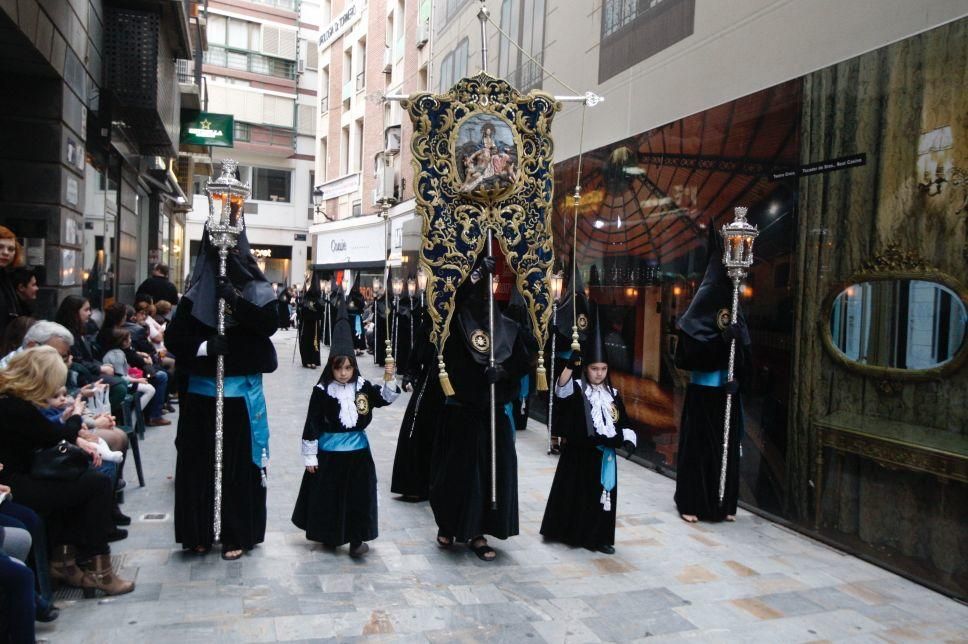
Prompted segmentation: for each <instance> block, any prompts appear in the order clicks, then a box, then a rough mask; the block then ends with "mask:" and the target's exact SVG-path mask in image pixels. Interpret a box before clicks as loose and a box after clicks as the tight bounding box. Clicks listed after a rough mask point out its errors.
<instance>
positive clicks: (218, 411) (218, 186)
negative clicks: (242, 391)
mask: <svg viewBox="0 0 968 644" xmlns="http://www.w3.org/2000/svg"><path fill="white" fill-rule="evenodd" d="M238 166H239V164H238V163H237V162H235V161H233V160H232V159H226V160H224V161H223V162H222V174H221V175H219V176H218V177H217V178H215V179H210V180H209V182H208V183H207V184H206V186H205V192H207V193H208V220H207V221H206V222H205V228H206V229H207V230H208V237H209V241H210V242H211V243H212V245H213V246H215V247H216V248H218V274H219V278H224V277H225V275H226V267H225V264H226V262H227V261H228V254H229V249H231V248H235V247H236V246H237V245H238V243H239V235H240V234H242V231H243V230H244V229H245V221H244V218H243V211H244V206H245V200H246V199H247V198H248V197H249V194H251V191H250V189H249V184H247V183H242V182H241V181H239V180H238V179H236V178H235V172H236V169H237V168H238ZM218 334H219V335H225V300H224V299H222V298H219V300H218ZM224 427H225V356H222V355H220V356H218V357H217V358H216V362H215V489H214V497H215V498H214V506H215V507H214V510H213V512H214V514H213V518H212V532H213V534H214V540H215V541H216V542H218V541H219V538H220V537H221V536H222V443H223V437H224Z"/></svg>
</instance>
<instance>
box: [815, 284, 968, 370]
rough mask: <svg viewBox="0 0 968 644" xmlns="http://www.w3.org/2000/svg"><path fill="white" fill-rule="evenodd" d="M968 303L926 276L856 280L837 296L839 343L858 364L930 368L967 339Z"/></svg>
mask: <svg viewBox="0 0 968 644" xmlns="http://www.w3.org/2000/svg"><path fill="white" fill-rule="evenodd" d="M965 318H966V313H965V307H964V305H963V304H962V302H961V300H960V299H958V296H957V295H955V294H954V293H953V292H952V291H950V290H949V289H948V288H946V287H944V286H942V285H940V284H936V283H934V282H927V281H922V280H883V281H876V282H862V283H860V284H851V285H850V286H848V287H847V288H846V289H844V291H843V292H841V293H840V294H839V295H838V296H837V298H836V299H835V300H834V304H833V308H832V310H831V315H830V331H831V337H832V339H833V343H834V346H835V347H837V349H838V350H840V351H841V353H843V354H844V355H845V356H847V358H849V359H850V360H852V361H854V362H857V363H859V364H864V365H870V366H876V367H891V368H895V369H931V368H933V367H936V366H938V365H939V364H943V363H945V362H947V361H948V360H951V359H952V358H953V357H954V356H955V354H956V353H957V352H958V350H959V349H960V348H961V345H962V343H963V341H964V336H965V322H966V319H965Z"/></svg>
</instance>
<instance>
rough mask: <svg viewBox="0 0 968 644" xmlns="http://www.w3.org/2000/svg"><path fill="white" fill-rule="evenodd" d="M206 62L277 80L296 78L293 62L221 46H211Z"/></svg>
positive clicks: (206, 54) (207, 52)
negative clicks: (273, 77)
mask: <svg viewBox="0 0 968 644" xmlns="http://www.w3.org/2000/svg"><path fill="white" fill-rule="evenodd" d="M205 62H206V63H208V64H209V65H217V66H219V67H226V68H228V69H237V70H239V71H243V72H252V73H253V74H264V75H266V76H275V77H276V78H287V79H289V80H293V79H295V78H296V63H295V61H292V60H285V59H282V58H273V57H272V56H264V55H262V54H256V53H253V52H249V51H244V50H239V49H230V48H228V47H222V46H219V45H209V46H208V51H206V52H205Z"/></svg>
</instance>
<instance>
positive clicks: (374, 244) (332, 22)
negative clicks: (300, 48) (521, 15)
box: [311, 0, 431, 288]
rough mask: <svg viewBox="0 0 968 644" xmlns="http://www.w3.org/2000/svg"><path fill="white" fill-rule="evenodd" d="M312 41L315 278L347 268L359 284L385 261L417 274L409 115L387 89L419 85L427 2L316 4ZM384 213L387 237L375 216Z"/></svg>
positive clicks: (425, 53) (425, 52)
mask: <svg viewBox="0 0 968 644" xmlns="http://www.w3.org/2000/svg"><path fill="white" fill-rule="evenodd" d="M322 5H323V12H322V16H323V20H322V21H321V31H320V36H319V41H318V43H317V44H318V47H319V65H320V72H319V97H320V101H319V107H320V113H319V123H318V136H317V150H316V186H317V192H318V193H319V200H320V207H319V208H318V213H317V215H316V219H315V221H314V223H313V226H312V228H311V233H312V236H313V239H314V253H313V258H314V259H313V264H314V269H315V270H316V271H317V272H319V274H320V275H329V274H332V273H333V272H334V271H337V270H343V269H350V270H354V271H357V272H361V273H362V275H363V278H364V279H363V286H364V288H368V287H369V285H370V284H371V283H372V278H373V277H377V276H379V275H381V274H382V272H383V268H384V265H385V257H386V256H385V253H386V250H387V248H388V246H389V251H390V253H391V265H393V266H398V267H400V268H398V269H397V271H398V272H399V273H400V274H401V275H402V276H403V277H409V276H412V275H413V274H414V273H415V271H416V261H415V251H416V249H417V245H418V244H419V237H420V225H419V222H417V221H416V220H415V219H414V214H413V187H412V181H411V180H410V176H411V170H410V162H411V155H410V151H409V149H408V147H407V145H406V144H405V142H406V141H407V140H409V135H410V131H411V128H410V125H409V122H408V121H409V119H406V118H405V115H404V114H403V111H402V109H401V107H400V104H399V103H397V102H392V101H383V100H382V98H381V97H382V96H383V95H385V94H409V93H412V92H415V91H421V90H423V89H425V88H426V87H427V79H428V74H429V73H430V69H429V66H428V62H429V59H430V47H429V45H428V40H429V16H430V8H431V7H430V2H429V1H425V2H404V0H370V1H368V2H366V1H361V0H355V1H348V0H331V1H328V0H324V2H323V3H322ZM383 204H386V206H387V207H388V209H389V218H390V234H389V235H385V233H384V221H383V219H382V218H381V216H380V213H382V210H383Z"/></svg>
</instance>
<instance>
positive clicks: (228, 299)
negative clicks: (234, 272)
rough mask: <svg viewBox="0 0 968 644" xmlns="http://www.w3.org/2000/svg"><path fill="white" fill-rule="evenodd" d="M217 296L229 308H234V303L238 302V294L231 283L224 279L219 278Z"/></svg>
mask: <svg viewBox="0 0 968 644" xmlns="http://www.w3.org/2000/svg"><path fill="white" fill-rule="evenodd" d="M217 294H218V296H219V297H220V298H222V299H223V300H225V303H226V304H228V305H229V306H235V303H236V302H238V301H239V292H238V291H237V290H235V287H234V286H232V282H230V281H229V280H228V279H226V278H224V277H222V278H219V283H218V292H217Z"/></svg>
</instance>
